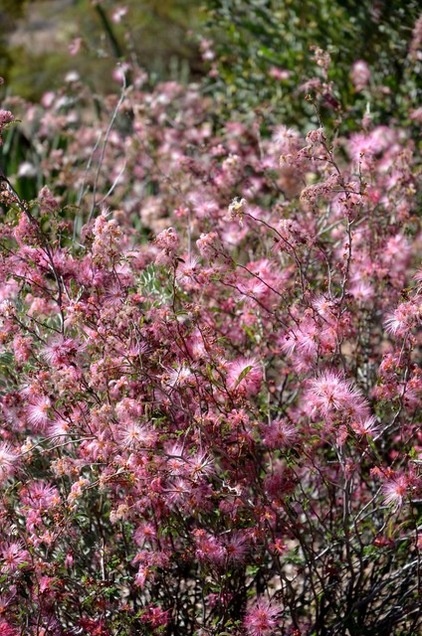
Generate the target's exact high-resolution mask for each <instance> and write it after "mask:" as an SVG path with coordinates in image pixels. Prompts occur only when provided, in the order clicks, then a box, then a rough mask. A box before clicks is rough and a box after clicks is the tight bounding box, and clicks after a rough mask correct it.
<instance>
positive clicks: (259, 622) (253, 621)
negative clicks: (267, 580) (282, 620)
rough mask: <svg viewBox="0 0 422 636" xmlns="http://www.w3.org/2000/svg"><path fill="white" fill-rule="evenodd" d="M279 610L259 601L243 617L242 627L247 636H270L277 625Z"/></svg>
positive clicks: (264, 601) (266, 602) (268, 603)
mask: <svg viewBox="0 0 422 636" xmlns="http://www.w3.org/2000/svg"><path fill="white" fill-rule="evenodd" d="M280 611H281V610H280V608H279V607H278V606H275V605H272V604H271V603H270V602H269V601H266V600H264V599H259V600H258V601H257V602H256V604H255V605H254V606H253V607H252V608H250V609H249V610H248V611H247V613H246V616H245V620H244V625H245V628H246V631H247V633H248V634H249V636H270V634H273V632H274V629H275V628H276V627H277V625H278V620H277V618H278V616H279V615H280Z"/></svg>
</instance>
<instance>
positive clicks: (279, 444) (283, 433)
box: [263, 420, 297, 448]
mask: <svg viewBox="0 0 422 636" xmlns="http://www.w3.org/2000/svg"><path fill="white" fill-rule="evenodd" d="M263 433H264V436H263V442H264V444H265V445H266V446H267V447H268V448H286V447H287V448H288V447H289V446H292V444H294V443H295V441H296V439H297V433H296V429H295V428H294V426H292V425H291V424H288V422H286V421H285V420H274V421H273V422H271V424H269V425H268V426H265V428H264V429H263Z"/></svg>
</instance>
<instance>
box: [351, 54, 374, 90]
mask: <svg viewBox="0 0 422 636" xmlns="http://www.w3.org/2000/svg"><path fill="white" fill-rule="evenodd" d="M350 78H351V80H352V83H353V86H354V87H355V90H356V91H361V90H363V89H364V88H365V86H366V85H367V84H368V83H369V80H370V79H371V70H370V68H369V66H368V65H367V63H366V62H365V61H364V60H358V61H357V62H355V63H354V64H353V66H352V70H351V72H350Z"/></svg>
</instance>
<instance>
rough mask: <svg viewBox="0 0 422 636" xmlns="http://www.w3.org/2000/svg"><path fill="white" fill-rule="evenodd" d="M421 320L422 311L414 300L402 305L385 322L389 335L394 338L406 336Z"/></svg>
mask: <svg viewBox="0 0 422 636" xmlns="http://www.w3.org/2000/svg"><path fill="white" fill-rule="evenodd" d="M420 320H421V309H420V307H419V305H418V303H416V302H415V301H413V300H410V301H408V302H405V303H401V304H400V305H399V306H398V307H397V309H396V310H395V311H394V312H393V313H392V314H390V315H389V316H388V318H387V320H386V321H385V329H386V331H387V333H389V334H391V335H393V336H404V335H406V333H407V332H408V331H409V330H410V329H412V327H414V326H415V325H416V324H417V323H419V322H420Z"/></svg>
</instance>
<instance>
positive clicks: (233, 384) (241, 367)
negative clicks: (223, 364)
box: [227, 358, 262, 395]
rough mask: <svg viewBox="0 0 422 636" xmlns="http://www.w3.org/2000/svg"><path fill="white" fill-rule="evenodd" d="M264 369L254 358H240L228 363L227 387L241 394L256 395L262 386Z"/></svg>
mask: <svg viewBox="0 0 422 636" xmlns="http://www.w3.org/2000/svg"><path fill="white" fill-rule="evenodd" d="M261 383H262V369H261V367H260V365H259V364H258V362H257V361H256V360H255V359H254V358H239V359H237V360H233V361H232V362H230V363H229V364H228V365H227V388H228V389H229V390H230V391H236V392H237V393H238V394H241V395H256V393H258V391H259V389H260V388H261Z"/></svg>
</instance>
